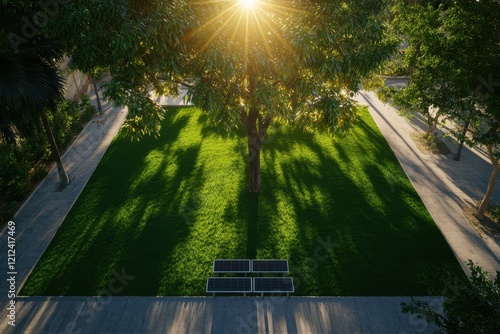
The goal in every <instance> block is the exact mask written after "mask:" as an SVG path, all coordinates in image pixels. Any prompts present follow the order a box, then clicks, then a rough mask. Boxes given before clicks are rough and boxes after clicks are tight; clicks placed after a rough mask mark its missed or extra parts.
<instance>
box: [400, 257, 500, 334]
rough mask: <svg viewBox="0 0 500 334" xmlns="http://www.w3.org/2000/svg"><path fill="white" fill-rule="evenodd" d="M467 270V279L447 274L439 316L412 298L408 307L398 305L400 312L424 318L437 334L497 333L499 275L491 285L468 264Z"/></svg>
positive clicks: (426, 305)
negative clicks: (468, 271)
mask: <svg viewBox="0 0 500 334" xmlns="http://www.w3.org/2000/svg"><path fill="white" fill-rule="evenodd" d="M468 266H469V268H470V270H471V276H470V277H464V276H456V274H455V273H453V274H452V273H450V272H448V275H447V276H448V277H447V281H446V284H447V285H446V288H445V289H444V290H443V296H444V298H445V299H444V302H443V313H442V314H441V313H440V312H438V310H435V309H434V308H432V307H431V306H430V305H429V304H428V303H426V302H422V301H419V300H415V299H413V298H412V302H411V303H410V304H405V303H403V304H402V309H403V312H404V313H411V314H417V315H418V317H419V318H422V317H425V318H426V320H427V321H429V322H431V323H434V324H436V325H437V326H438V327H439V328H440V331H439V333H484V334H487V333H499V332H500V322H499V321H498V319H500V272H498V271H497V275H496V279H495V280H494V281H492V280H490V279H489V278H488V276H487V274H486V273H485V272H484V271H483V270H482V268H481V267H479V266H477V265H474V263H473V262H472V261H471V260H469V262H468Z"/></svg>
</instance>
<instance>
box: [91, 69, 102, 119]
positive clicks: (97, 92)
mask: <svg viewBox="0 0 500 334" xmlns="http://www.w3.org/2000/svg"><path fill="white" fill-rule="evenodd" d="M90 76H91V78H92V84H93V85H94V92H95V97H96V100H97V110H98V111H99V115H102V107H101V99H100V98H99V89H98V88H97V83H96V82H95V76H94V73H92V74H90Z"/></svg>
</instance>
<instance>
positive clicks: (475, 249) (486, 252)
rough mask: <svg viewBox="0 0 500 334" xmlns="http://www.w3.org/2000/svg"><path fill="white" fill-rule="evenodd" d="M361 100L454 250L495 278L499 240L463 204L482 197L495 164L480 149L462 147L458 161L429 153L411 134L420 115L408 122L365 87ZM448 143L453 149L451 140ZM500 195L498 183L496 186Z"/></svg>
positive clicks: (498, 267)
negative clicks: (477, 225)
mask: <svg viewBox="0 0 500 334" xmlns="http://www.w3.org/2000/svg"><path fill="white" fill-rule="evenodd" d="M357 99H358V101H359V102H360V103H361V104H363V105H367V106H368V108H369V110H370V113H371V115H372V117H373V118H374V120H375V122H376V123H377V125H378V127H379V128H380V130H381V131H382V134H383V135H384V137H385V138H386V140H387V142H388V143H389V145H390V146H391V148H392V150H393V151H394V154H395V155H396V157H397V158H398V160H399V162H400V164H401V166H402V167H403V169H404V171H405V173H406V175H407V176H408V178H409V179H410V180H411V182H412V183H413V186H414V187H415V189H416V190H417V192H418V194H419V195H420V197H421V198H422V200H423V202H424V204H425V206H426V207H427V209H428V210H429V212H430V214H431V215H432V217H433V218H434V221H435V222H436V224H437V225H438V227H439V228H440V229H441V232H442V233H443V235H444V236H445V238H446V240H447V241H448V243H449V244H450V246H451V248H452V249H453V251H454V253H455V256H456V257H457V259H458V260H459V261H460V263H461V264H462V267H463V268H464V270H465V271H466V272H468V267H467V266H466V265H465V262H466V261H468V259H471V260H473V261H474V262H475V263H478V264H479V265H480V266H482V267H483V268H484V269H485V270H486V271H488V272H489V273H490V276H491V277H492V278H493V277H494V273H495V271H496V270H499V271H500V245H499V244H498V241H497V240H495V239H494V238H492V237H489V236H487V235H484V236H483V238H482V237H480V236H479V235H478V233H477V232H476V231H475V229H474V228H473V227H472V226H471V225H470V223H469V221H468V220H467V218H466V217H465V215H464V213H463V210H462V207H463V206H464V205H471V204H473V203H474V201H477V200H480V199H481V196H482V194H484V191H485V189H486V186H487V184H488V179H489V176H490V174H491V171H492V167H491V164H490V163H488V162H487V161H485V158H484V157H483V156H482V155H481V154H480V153H479V152H477V151H474V150H470V149H468V148H464V151H463V153H462V158H461V161H460V162H457V161H454V160H453V159H452V157H451V155H427V154H423V153H421V152H420V151H419V149H418V148H417V147H416V145H415V143H414V141H413V140H412V139H411V137H410V134H411V133H412V132H415V131H421V127H422V124H420V123H419V122H418V119H416V120H414V121H413V122H408V120H407V119H406V118H403V117H401V116H399V115H398V113H397V111H396V110H395V109H394V108H392V107H390V106H388V105H384V104H383V103H382V102H380V100H379V99H378V98H377V97H376V95H375V94H374V93H372V92H361V93H360V94H358V95H357ZM447 146H448V147H449V148H450V149H452V151H454V150H455V148H454V147H452V146H456V145H454V144H453V143H452V142H451V141H450V140H448V141H447ZM495 198H497V199H498V198H500V187H497V189H496V191H495Z"/></svg>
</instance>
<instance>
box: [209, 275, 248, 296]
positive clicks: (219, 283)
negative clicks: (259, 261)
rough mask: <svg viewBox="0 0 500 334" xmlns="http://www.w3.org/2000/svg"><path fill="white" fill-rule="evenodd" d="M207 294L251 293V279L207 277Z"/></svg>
mask: <svg viewBox="0 0 500 334" xmlns="http://www.w3.org/2000/svg"><path fill="white" fill-rule="evenodd" d="M206 291H207V292H211V293H215V292H225V293H232V292H234V293H236V292H239V293H241V292H252V278H250V277H209V278H208V279H207V289H206Z"/></svg>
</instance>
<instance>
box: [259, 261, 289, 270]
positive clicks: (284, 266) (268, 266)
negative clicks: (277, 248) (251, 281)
mask: <svg viewBox="0 0 500 334" xmlns="http://www.w3.org/2000/svg"><path fill="white" fill-rule="evenodd" d="M252 272H254V273H288V260H252Z"/></svg>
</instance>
